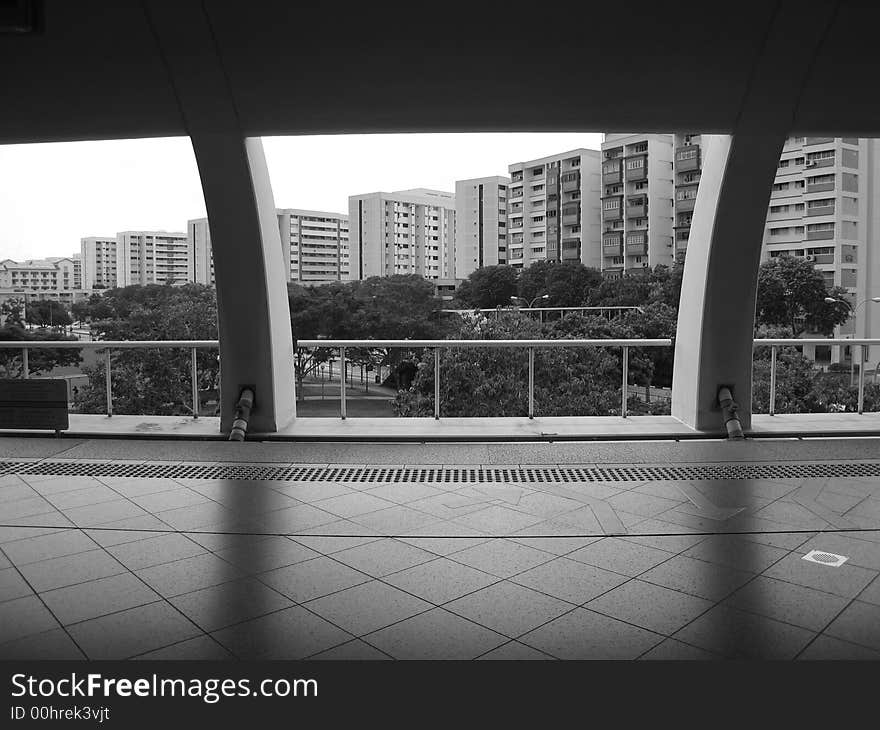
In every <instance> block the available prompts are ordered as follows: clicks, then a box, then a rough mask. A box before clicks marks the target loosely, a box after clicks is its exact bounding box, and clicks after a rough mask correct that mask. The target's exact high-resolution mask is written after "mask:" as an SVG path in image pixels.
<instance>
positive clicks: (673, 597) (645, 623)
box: [586, 580, 712, 636]
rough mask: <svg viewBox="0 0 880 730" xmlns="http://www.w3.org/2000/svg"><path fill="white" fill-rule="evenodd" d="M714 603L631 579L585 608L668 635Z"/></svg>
mask: <svg viewBox="0 0 880 730" xmlns="http://www.w3.org/2000/svg"><path fill="white" fill-rule="evenodd" d="M711 607H712V602H711V601H707V600H705V599H703V598H697V597H696V596H691V595H688V594H686V593H681V592H679V591H675V590H672V589H671V588H665V587H663V586H658V585H654V584H652V583H646V582H644V581H640V580H631V581H629V582H627V583H624V584H623V585H621V586H619V587H617V588H614V589H612V590H610V591H609V592H608V593H605V594H603V595H601V596H599V597H598V598H596V599H594V600H592V601H590V602H589V603H588V604H587V605H586V608H589V609H591V610H593V611H598V612H599V613H603V614H605V615H606V616H611V617H612V618H617V619H620V620H621V621H626V622H627V623H631V624H635V625H636V626H641V627H642V628H644V629H649V630H651V631H655V632H657V633H658V634H664V635H666V636H669V635H671V634H673V633H674V632H676V631H678V629H680V628H681V627H682V626H684V625H685V624H688V623H690V622H691V621H693V620H694V619H695V618H696V617H697V616H699V615H700V614H701V613H704V612H705V611H707V610H708V609H709V608H711Z"/></svg>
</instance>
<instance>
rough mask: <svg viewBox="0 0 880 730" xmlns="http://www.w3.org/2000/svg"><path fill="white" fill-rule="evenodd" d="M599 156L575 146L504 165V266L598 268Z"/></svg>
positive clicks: (599, 240)
mask: <svg viewBox="0 0 880 730" xmlns="http://www.w3.org/2000/svg"><path fill="white" fill-rule="evenodd" d="M601 157H602V153H601V152H599V151H598V150H588V149H576V150H571V151H570V152H564V153H562V154H558V155H551V156H549V157H542V158H540V159H537V160H529V161H528V162H517V163H514V164H512V165H509V166H508V172H509V173H510V185H509V188H508V194H507V231H508V232H507V244H508V245H507V254H508V255H507V262H508V263H509V264H510V265H512V266H515V267H523V266H529V265H530V264H532V263H534V262H535V261H544V260H549V261H580V262H581V263H583V264H585V265H586V266H591V267H594V268H600V267H601V263H602V255H601V251H602V246H601V232H600V214H599V211H600V207H599V206H600V198H601V172H600V171H601Z"/></svg>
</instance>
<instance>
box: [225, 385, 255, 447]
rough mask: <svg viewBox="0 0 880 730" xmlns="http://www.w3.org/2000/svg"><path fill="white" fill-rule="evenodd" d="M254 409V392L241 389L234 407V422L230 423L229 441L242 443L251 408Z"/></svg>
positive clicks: (248, 389)
mask: <svg viewBox="0 0 880 730" xmlns="http://www.w3.org/2000/svg"><path fill="white" fill-rule="evenodd" d="M253 407H254V391H253V390H251V389H250V388H243V389H242V391H241V396H240V397H239V399H238V405H237V406H236V407H235V420H234V421H233V422H232V430H231V431H230V432H229V440H230V441H244V437H245V435H246V434H247V428H248V419H249V418H250V417H251V408H253Z"/></svg>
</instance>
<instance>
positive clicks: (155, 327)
mask: <svg viewBox="0 0 880 730" xmlns="http://www.w3.org/2000/svg"><path fill="white" fill-rule="evenodd" d="M93 300H94V301H93ZM81 311H82V314H84V315H85V317H86V318H89V319H91V321H92V324H91V330H92V336H93V337H94V338H95V339H98V340H215V339H217V302H216V297H215V293H214V290H213V289H212V288H210V287H207V286H202V285H199V284H187V285H185V286H164V285H160V284H151V285H148V286H129V287H125V288H122V289H109V290H107V291H105V292H104V293H103V294H102V295H100V296H99V297H98V298H97V299H95V297H93V298H92V299H91V300H90V301H89V307H88V308H83V309H82V310H81ZM99 316H100V318H99ZM196 362H197V367H198V378H199V380H198V383H197V386H198V389H199V390H200V391H216V390H217V389H218V387H219V372H220V363H219V360H218V357H217V354H216V352H213V351H209V350H204V349H203V350H198V351H197V354H196ZM83 370H84V372H85V374H86V375H88V377H89V384H88V386H87V387H85V388H81V389H80V392H79V393H78V394H77V396H76V398H75V404H76V407H77V408H78V409H79V411H80V412H82V413H103V412H104V409H105V407H106V406H105V395H104V393H105V379H104V365H103V363H102V364H100V365H98V366H95V367H86V368H83ZM111 370H112V375H111V377H112V378H113V404H114V411H115V412H118V413H128V414H135V415H139V414H155V415H187V414H191V413H192V407H191V402H192V390H191V389H192V386H191V383H190V377H191V375H190V353H189V351H187V350H169V349H166V348H163V349H157V350H144V349H124V350H114V351H112V355H111Z"/></svg>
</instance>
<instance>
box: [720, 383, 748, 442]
mask: <svg viewBox="0 0 880 730" xmlns="http://www.w3.org/2000/svg"><path fill="white" fill-rule="evenodd" d="M718 402H719V403H720V404H721V413H722V416H723V418H724V425H725V426H726V427H727V438H729V439H741V438H743V430H742V424H741V423H740V422H739V416H738V415H736V412H737V410H739V405H738V404H737V402H736V401H735V400H734V399H733V394H732V393H731V392H730V388H728V387H727V386H726V385H722V386H721V387H720V388H719V389H718Z"/></svg>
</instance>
